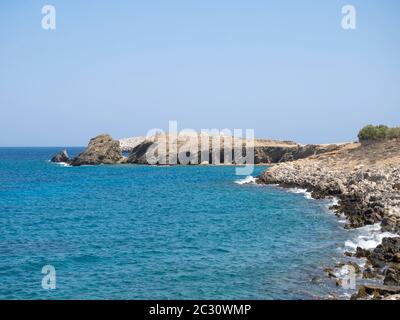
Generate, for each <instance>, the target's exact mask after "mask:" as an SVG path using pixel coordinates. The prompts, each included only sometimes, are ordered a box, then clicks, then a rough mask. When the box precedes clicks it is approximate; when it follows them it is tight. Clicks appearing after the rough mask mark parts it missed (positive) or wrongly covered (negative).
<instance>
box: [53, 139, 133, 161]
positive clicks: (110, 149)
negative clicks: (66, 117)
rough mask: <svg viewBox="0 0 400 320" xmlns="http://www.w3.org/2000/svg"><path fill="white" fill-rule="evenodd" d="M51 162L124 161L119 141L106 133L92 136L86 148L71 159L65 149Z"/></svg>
mask: <svg viewBox="0 0 400 320" xmlns="http://www.w3.org/2000/svg"><path fill="white" fill-rule="evenodd" d="M51 161H52V162H65V163H67V164H69V165H71V166H82V165H98V164H118V163H124V162H125V161H126V158H125V157H123V156H122V153H121V149H120V146H119V141H117V140H113V139H112V138H111V136H110V135H108V134H101V135H99V136H97V137H95V138H92V139H91V140H90V142H89V144H88V146H87V148H86V149H85V150H84V151H83V152H82V153H80V154H79V155H78V156H76V157H75V158H73V159H69V157H68V153H67V150H63V151H61V152H60V153H58V154H57V155H55V156H54V157H53V158H52V159H51Z"/></svg>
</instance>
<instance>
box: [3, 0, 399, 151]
mask: <svg viewBox="0 0 400 320" xmlns="http://www.w3.org/2000/svg"><path fill="white" fill-rule="evenodd" d="M45 4H52V5H54V6H55V7H56V9H57V30H55V31H45V30H43V29H42V28H41V19H42V14H41V8H42V6H43V5H45ZM345 4H352V5H354V6H355V7H356V9H357V30H355V31H345V30H343V29H342V28H341V24H340V22H341V18H342V14H341V8H342V6H343V5H345ZM0 108H1V116H0V146H64V145H66V146H68V145H86V143H87V141H88V139H89V138H90V137H93V136H95V135H97V134H99V133H102V132H108V133H110V134H111V135H112V136H113V137H115V138H122V137H127V136H135V135H144V134H146V132H147V131H148V130H149V129H151V128H158V127H160V128H164V129H166V128H167V125H168V120H178V123H179V128H181V129H182V128H194V129H201V128H219V129H223V128H231V129H233V128H243V129H245V128H253V129H255V133H256V136H258V137H267V138H277V139H291V140H297V141H299V142H303V143H324V142H337V141H345V140H354V139H355V138H356V133H357V131H358V129H359V128H360V127H361V126H363V125H364V124H367V123H376V124H379V123H385V124H388V125H399V124H400V117H399V116H400V1H398V0H392V1H389V0H387V1H385V0H384V1H381V0H379V1H378V0H362V1H361V0H359V1H358V0H357V1H356V0H345V1H337V0H324V1H315V0H306V1H299V0H291V1H289V0H283V1H282V0H280V1H278V0H275V1H267V0H263V1H261V0H260V1H256V0H240V1H239V0H229V1H228V0H225V1H223V0H202V1H191V0H179V1H178V0H169V1H165V0H141V1H135V0H132V1H128V0H126V1H122V0H116V1H94V0H93V1H78V0H68V1H67V0H63V1H61V0H47V1H13V0H8V1H1V4H0Z"/></svg>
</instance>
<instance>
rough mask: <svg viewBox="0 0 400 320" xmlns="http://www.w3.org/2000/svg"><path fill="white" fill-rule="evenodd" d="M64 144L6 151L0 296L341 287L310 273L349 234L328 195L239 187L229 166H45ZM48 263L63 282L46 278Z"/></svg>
mask: <svg viewBox="0 0 400 320" xmlns="http://www.w3.org/2000/svg"><path fill="white" fill-rule="evenodd" d="M57 151H59V148H0V280H1V281H0V299H313V298H316V297H321V296H325V295H326V294H328V293H329V292H334V291H335V290H336V289H335V287H334V285H332V284H331V283H329V282H325V281H322V282H317V283H315V282H313V281H311V279H312V278H313V277H318V276H319V277H323V271H322V270H323V268H324V267H325V266H327V265H332V263H334V260H335V259H336V257H337V256H338V255H339V252H338V248H340V247H342V246H343V243H344V241H345V240H346V239H347V237H348V234H347V231H345V230H344V229H343V228H342V226H340V225H339V224H338V222H337V219H336V217H335V216H334V215H333V214H331V213H329V212H328V210H327V203H326V202H323V201H322V202H321V201H315V200H309V199H306V198H305V197H304V196H303V195H301V194H295V193H290V192H288V191H286V190H282V189H279V188H275V187H270V186H257V185H245V184H243V185H240V184H237V183H235V181H236V180H238V179H243V177H238V176H236V175H235V169H234V168H233V167H195V166H193V167H149V166H134V165H125V166H122V165H120V166H95V167H91V166H84V167H77V168H74V167H63V166H61V165H59V164H52V163H49V162H48V161H47V160H48V159H50V157H51V156H52V155H54V154H55V153H56V152H57ZM69 151H72V152H70V153H77V152H78V151H79V149H69ZM264 169H265V168H263V167H257V168H256V171H255V173H254V174H253V175H254V176H255V175H257V174H259V173H260V172H261V171H262V170H264ZM49 264H50V265H53V266H54V267H55V269H56V289H55V290H44V289H43V288H42V286H41V282H42V277H43V274H42V273H41V270H42V267H43V266H44V265H49Z"/></svg>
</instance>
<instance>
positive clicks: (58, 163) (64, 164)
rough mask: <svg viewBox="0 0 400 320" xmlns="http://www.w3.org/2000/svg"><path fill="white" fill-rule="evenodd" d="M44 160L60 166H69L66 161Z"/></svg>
mask: <svg viewBox="0 0 400 320" xmlns="http://www.w3.org/2000/svg"><path fill="white" fill-rule="evenodd" d="M46 162H49V163H52V164H55V165H58V166H60V167H71V165H70V164H68V163H66V162H52V161H51V160H46Z"/></svg>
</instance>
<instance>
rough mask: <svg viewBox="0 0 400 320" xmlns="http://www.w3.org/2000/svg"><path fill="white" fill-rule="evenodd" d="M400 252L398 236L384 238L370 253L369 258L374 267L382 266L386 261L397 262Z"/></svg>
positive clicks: (399, 238)
mask: <svg viewBox="0 0 400 320" xmlns="http://www.w3.org/2000/svg"><path fill="white" fill-rule="evenodd" d="M399 253H400V237H396V238H384V239H383V240H382V244H380V245H379V246H377V247H376V248H375V249H374V250H373V251H372V253H371V255H370V257H369V260H370V262H371V263H372V265H373V266H374V267H379V268H382V267H384V266H385V265H386V264H387V263H390V262H397V259H398V254H399Z"/></svg>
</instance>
